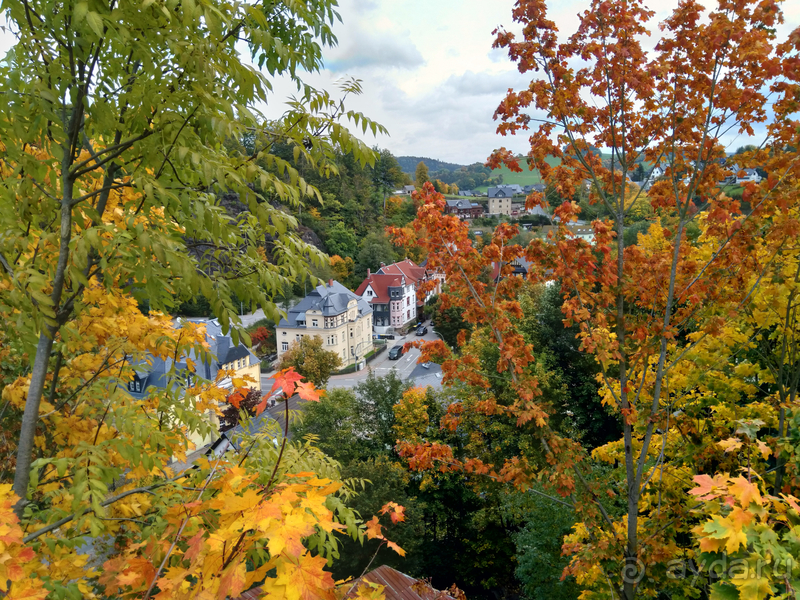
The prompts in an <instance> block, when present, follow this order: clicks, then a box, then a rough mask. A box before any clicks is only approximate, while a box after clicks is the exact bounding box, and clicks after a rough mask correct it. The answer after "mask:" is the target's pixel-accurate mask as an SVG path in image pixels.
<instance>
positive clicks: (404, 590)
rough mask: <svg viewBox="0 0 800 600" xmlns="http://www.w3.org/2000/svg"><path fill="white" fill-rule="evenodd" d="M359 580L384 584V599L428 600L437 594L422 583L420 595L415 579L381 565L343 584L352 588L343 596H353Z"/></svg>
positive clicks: (436, 591) (444, 595)
mask: <svg viewBox="0 0 800 600" xmlns="http://www.w3.org/2000/svg"><path fill="white" fill-rule="evenodd" d="M361 581H369V582H371V583H377V584H380V585H383V586H385V589H384V590H383V593H384V595H385V597H386V600H430V599H431V598H435V597H436V596H437V595H438V594H439V591H438V590H436V589H434V588H432V587H431V586H429V585H427V584H424V583H423V584H422V586H424V587H422V588H421V591H423V594H424V595H420V594H419V593H417V591H416V590H415V589H414V587H413V586H414V584H417V580H416V579H414V578H413V577H411V576H409V575H406V574H405V573H401V572H400V571H398V570H396V569H393V568H392V567H389V566H387V565H381V566H380V567H378V568H377V569H374V570H372V571H370V572H369V573H367V574H366V575H364V576H363V577H359V578H358V579H356V580H355V581H353V582H348V583H346V584H345V585H347V586H348V587H350V588H352V590H351V591H350V592H349V593H348V594H347V595H346V596H345V598H351V597H353V596H355V593H356V590H357V589H358V584H359V583H361ZM441 597H442V598H449V599H450V600H452V597H451V596H448V595H447V594H443V595H442V596H441Z"/></svg>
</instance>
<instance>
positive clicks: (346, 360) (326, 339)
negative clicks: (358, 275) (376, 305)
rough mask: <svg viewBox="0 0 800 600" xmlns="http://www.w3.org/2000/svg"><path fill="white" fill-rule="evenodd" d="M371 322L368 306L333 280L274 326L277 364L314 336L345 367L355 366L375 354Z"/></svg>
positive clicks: (316, 290) (306, 298)
mask: <svg viewBox="0 0 800 600" xmlns="http://www.w3.org/2000/svg"><path fill="white" fill-rule="evenodd" d="M372 318H373V310H372V306H370V303H369V302H367V301H365V300H363V299H362V298H361V297H359V296H358V295H356V294H354V293H353V292H351V291H350V290H348V289H347V288H346V287H344V286H343V285H342V284H341V283H339V282H338V281H333V280H332V279H331V280H329V281H328V283H327V285H318V286H317V287H316V288H314V291H312V292H311V293H310V294H308V295H307V296H306V297H305V298H303V299H302V300H301V301H300V302H299V303H298V304H297V305H296V306H295V307H294V308H292V309H290V310H289V312H288V314H287V318H286V319H281V321H280V323H278V324H277V325H276V326H275V333H276V342H277V345H278V360H280V358H281V356H282V355H283V353H284V352H286V351H287V350H288V349H289V347H290V346H291V345H292V342H295V341H298V342H299V341H300V339H301V338H302V337H305V336H307V335H313V336H316V337H319V338H322V340H323V348H325V349H326V350H330V351H331V352H335V353H336V354H338V355H339V357H340V358H341V359H342V364H343V365H345V366H347V365H352V364H354V363H356V362H357V361H358V360H361V359H362V358H363V357H364V356H365V355H366V354H367V353H368V352H370V351H371V350H372Z"/></svg>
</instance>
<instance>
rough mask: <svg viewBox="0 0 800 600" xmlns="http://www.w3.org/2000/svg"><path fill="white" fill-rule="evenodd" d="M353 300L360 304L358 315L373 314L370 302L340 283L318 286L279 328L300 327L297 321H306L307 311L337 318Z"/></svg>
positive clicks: (294, 308)
mask: <svg viewBox="0 0 800 600" xmlns="http://www.w3.org/2000/svg"><path fill="white" fill-rule="evenodd" d="M351 300H356V302H357V303H358V314H359V315H365V314H369V313H371V312H372V307H371V306H370V305H369V302H366V301H364V300H362V299H361V298H360V297H359V296H357V295H356V294H354V293H353V292H351V291H350V290H348V289H347V288H346V287H344V286H343V285H342V284H341V283H339V282H338V281H333V280H330V281H329V282H328V283H327V284H326V285H318V286H317V287H316V288H314V290H313V291H312V292H311V293H310V294H308V295H307V296H306V297H305V298H303V299H302V300H301V301H300V302H299V303H298V304H297V305H296V306H294V307H293V308H292V309H291V310H289V313H288V314H287V317H288V319H281V322H280V323H279V324H278V327H298V324H297V321H298V320H300V321H304V320H305V315H306V311H309V310H313V311H319V312H321V313H322V316H323V317H335V316H336V315H340V314H342V313H343V312H346V311H347V305H348V304H349V303H350V301H351Z"/></svg>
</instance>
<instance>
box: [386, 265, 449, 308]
mask: <svg viewBox="0 0 800 600" xmlns="http://www.w3.org/2000/svg"><path fill="white" fill-rule="evenodd" d="M378 273H380V274H384V275H395V276H397V275H402V276H403V277H405V279H406V281H409V282H411V283H412V284H413V285H414V290H415V296H416V298H417V313H418V314H419V313H421V312H422V307H423V305H424V304H425V302H427V301H428V300H430V299H431V298H432V297H433V296H435V295H436V294H440V293H441V292H442V285H443V284H444V274H443V273H442V272H440V271H433V270H431V269H428V268H427V267H425V266H422V265H417V264H415V263H414V261H413V260H409V259H408V258H407V259H405V260H401V261H400V262H396V263H394V264H391V265H381V268H380V269H379V270H378ZM427 282H432V283H429V284H428V285H426V287H430V288H431V289H429V290H428V291H427V292H426V294H425V299H424V300H420V299H419V293H418V292H419V291H420V289H421V287H422V285H423V284H425V283H427Z"/></svg>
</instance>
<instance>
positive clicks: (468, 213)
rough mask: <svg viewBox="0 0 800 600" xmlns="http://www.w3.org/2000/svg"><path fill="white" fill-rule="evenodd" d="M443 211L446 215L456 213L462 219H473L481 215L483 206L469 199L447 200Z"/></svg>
mask: <svg viewBox="0 0 800 600" xmlns="http://www.w3.org/2000/svg"><path fill="white" fill-rule="evenodd" d="M444 212H445V214H446V215H450V214H456V215H458V216H459V217H461V218H462V219H475V218H477V217H480V216H482V215H483V206H482V205H480V204H478V203H477V202H470V201H469V200H448V201H447V203H446V204H445V207H444Z"/></svg>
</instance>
